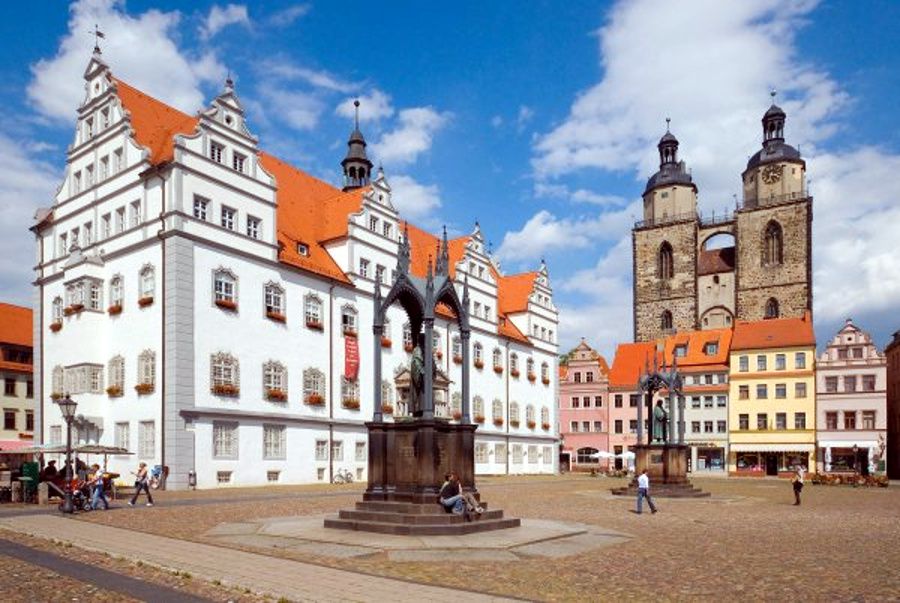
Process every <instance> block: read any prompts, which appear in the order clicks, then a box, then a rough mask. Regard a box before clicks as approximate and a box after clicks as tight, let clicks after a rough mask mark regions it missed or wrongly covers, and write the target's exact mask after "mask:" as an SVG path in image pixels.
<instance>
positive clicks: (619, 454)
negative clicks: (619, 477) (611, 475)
mask: <svg viewBox="0 0 900 603" xmlns="http://www.w3.org/2000/svg"><path fill="white" fill-rule="evenodd" d="M613 452H614V453H615V455H616V471H621V470H622V447H621V446H613Z"/></svg>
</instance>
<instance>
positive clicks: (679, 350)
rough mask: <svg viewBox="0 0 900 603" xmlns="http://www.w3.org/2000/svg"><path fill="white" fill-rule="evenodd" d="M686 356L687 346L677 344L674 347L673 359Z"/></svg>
mask: <svg viewBox="0 0 900 603" xmlns="http://www.w3.org/2000/svg"><path fill="white" fill-rule="evenodd" d="M685 356H687V346H686V345H684V344H679V345H676V346H675V357H676V358H684V357H685Z"/></svg>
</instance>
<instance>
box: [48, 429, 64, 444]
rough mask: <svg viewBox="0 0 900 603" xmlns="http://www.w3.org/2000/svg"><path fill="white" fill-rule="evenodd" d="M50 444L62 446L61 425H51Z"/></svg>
mask: <svg viewBox="0 0 900 603" xmlns="http://www.w3.org/2000/svg"><path fill="white" fill-rule="evenodd" d="M50 443H51V444H61V443H62V426H61V425H51V426H50Z"/></svg>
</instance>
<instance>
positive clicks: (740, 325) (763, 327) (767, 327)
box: [731, 312, 816, 350]
mask: <svg viewBox="0 0 900 603" xmlns="http://www.w3.org/2000/svg"><path fill="white" fill-rule="evenodd" d="M815 345H816V334H815V331H813V323H812V316H810V313H809V312H806V314H805V315H804V316H803V318H770V319H767V320H757V321H753V322H747V321H738V322H737V323H736V324H735V326H734V338H733V339H732V341H731V349H732V350H762V349H768V348H788V347H798V346H815Z"/></svg>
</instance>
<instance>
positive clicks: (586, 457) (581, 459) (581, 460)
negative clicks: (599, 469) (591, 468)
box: [575, 447, 600, 465]
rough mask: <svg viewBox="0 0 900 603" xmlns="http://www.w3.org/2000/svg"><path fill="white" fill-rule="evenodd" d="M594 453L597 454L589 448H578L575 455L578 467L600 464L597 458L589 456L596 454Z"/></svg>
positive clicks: (594, 449) (595, 450)
mask: <svg viewBox="0 0 900 603" xmlns="http://www.w3.org/2000/svg"><path fill="white" fill-rule="evenodd" d="M596 453H597V449H596V448H590V447H585V448H579V449H578V451H577V452H576V453H575V460H576V462H577V463H578V464H579V465H582V464H588V463H599V462H600V459H599V458H593V457H592V456H591V455H592V454H596Z"/></svg>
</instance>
